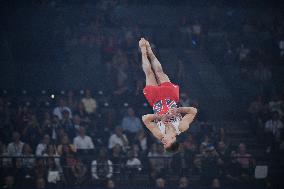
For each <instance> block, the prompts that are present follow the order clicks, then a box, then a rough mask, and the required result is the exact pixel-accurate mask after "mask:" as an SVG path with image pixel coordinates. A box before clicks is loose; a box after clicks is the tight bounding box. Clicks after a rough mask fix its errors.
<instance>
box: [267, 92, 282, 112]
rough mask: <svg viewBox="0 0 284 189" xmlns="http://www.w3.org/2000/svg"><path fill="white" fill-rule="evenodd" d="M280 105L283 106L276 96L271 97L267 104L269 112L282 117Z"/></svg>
mask: <svg viewBox="0 0 284 189" xmlns="http://www.w3.org/2000/svg"><path fill="white" fill-rule="evenodd" d="M282 105H283V102H282V100H281V99H280V98H279V96H277V95H274V96H273V97H272V99H271V101H270V102H269V103H268V106H269V110H270V112H275V111H276V112H278V113H279V115H280V116H282V115H283V112H282V111H283V110H282Z"/></svg>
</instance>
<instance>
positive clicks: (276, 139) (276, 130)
mask: <svg viewBox="0 0 284 189" xmlns="http://www.w3.org/2000/svg"><path fill="white" fill-rule="evenodd" d="M282 130H283V123H282V121H281V120H280V117H279V113H278V112H277V111H274V112H273V113H272V118H271V119H270V120H268V121H266V123H265V135H266V137H265V138H266V145H267V149H266V152H268V153H269V152H270V151H271V150H273V151H275V150H276V146H277V144H278V143H280V136H281V133H282Z"/></svg>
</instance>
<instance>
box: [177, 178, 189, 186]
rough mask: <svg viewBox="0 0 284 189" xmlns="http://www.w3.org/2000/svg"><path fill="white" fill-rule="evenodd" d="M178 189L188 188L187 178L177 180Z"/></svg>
mask: <svg viewBox="0 0 284 189" xmlns="http://www.w3.org/2000/svg"><path fill="white" fill-rule="evenodd" d="M178 188H188V178H187V177H185V176H183V177H181V178H180V179H179V182H178Z"/></svg>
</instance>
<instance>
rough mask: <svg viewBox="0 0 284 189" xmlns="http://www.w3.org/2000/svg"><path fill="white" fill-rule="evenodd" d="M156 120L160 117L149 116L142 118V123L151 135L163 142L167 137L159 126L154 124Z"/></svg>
mask: <svg viewBox="0 0 284 189" xmlns="http://www.w3.org/2000/svg"><path fill="white" fill-rule="evenodd" d="M155 119H159V116H157V115H155V114H147V115H143V116H142V121H143V123H144V124H145V126H146V127H147V128H148V129H149V130H150V131H151V133H152V134H153V135H154V136H155V137H156V138H157V139H158V140H160V141H162V140H163V138H164V137H165V135H164V134H162V133H161V131H160V130H159V128H158V126H157V124H156V123H154V122H153V121H154V120H155Z"/></svg>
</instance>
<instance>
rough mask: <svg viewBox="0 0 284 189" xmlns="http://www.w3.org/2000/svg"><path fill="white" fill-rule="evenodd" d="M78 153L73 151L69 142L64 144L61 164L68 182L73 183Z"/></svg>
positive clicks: (68, 183)
mask: <svg viewBox="0 0 284 189" xmlns="http://www.w3.org/2000/svg"><path fill="white" fill-rule="evenodd" d="M76 162H77V159H76V154H75V153H74V152H73V151H72V149H71V146H70V145H68V144H64V145H62V155H61V157H60V164H61V165H62V167H63V174H64V177H65V180H66V184H67V185H70V184H71V183H73V179H74V178H73V174H72V169H73V167H74V166H75V165H76Z"/></svg>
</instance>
